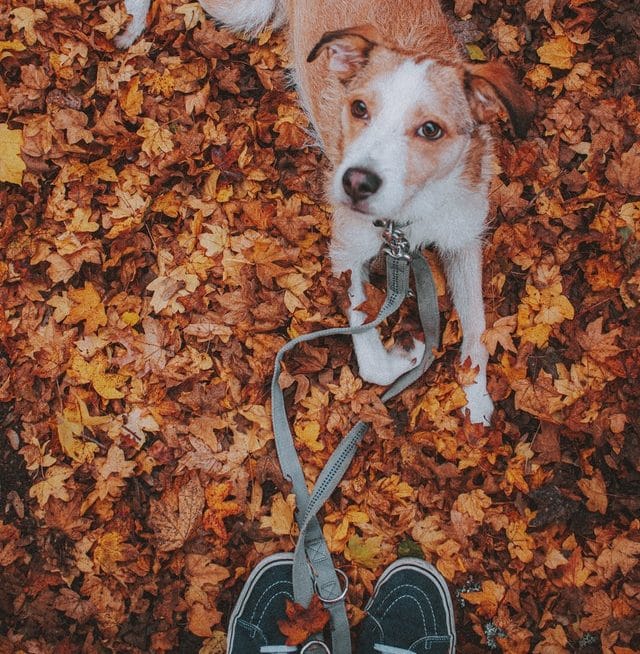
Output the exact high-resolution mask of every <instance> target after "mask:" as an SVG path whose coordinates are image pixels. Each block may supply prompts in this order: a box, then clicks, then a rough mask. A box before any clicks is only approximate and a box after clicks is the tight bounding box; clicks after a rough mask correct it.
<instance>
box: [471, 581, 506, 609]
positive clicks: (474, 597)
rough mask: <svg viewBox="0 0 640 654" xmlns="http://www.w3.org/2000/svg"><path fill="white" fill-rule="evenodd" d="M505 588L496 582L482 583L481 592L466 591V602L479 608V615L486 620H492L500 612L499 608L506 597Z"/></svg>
mask: <svg viewBox="0 0 640 654" xmlns="http://www.w3.org/2000/svg"><path fill="white" fill-rule="evenodd" d="M505 591H506V589H505V587H504V586H502V585H501V584H497V583H495V582H494V581H491V580H487V581H483V582H482V589H481V590H474V591H469V592H467V591H465V593H464V595H463V597H464V599H465V601H467V602H470V603H471V604H474V605H476V606H477V607H478V613H479V614H480V615H482V616H484V617H486V618H492V617H493V616H495V615H496V613H497V612H498V607H499V606H500V603H501V602H502V600H503V598H504V595H505Z"/></svg>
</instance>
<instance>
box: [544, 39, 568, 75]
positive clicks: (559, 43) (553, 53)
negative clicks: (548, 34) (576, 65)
mask: <svg viewBox="0 0 640 654" xmlns="http://www.w3.org/2000/svg"><path fill="white" fill-rule="evenodd" d="M576 50H577V48H576V46H575V44H574V43H572V42H571V41H570V40H569V39H568V38H567V37H566V36H556V37H553V39H552V40H551V41H548V42H547V43H544V44H543V45H541V46H540V47H539V48H538V50H537V53H538V56H539V57H540V61H541V62H542V63H543V64H549V66H551V67H552V68H558V69H560V70H570V69H571V68H573V62H572V61H571V59H572V57H573V56H574V55H575V54H576Z"/></svg>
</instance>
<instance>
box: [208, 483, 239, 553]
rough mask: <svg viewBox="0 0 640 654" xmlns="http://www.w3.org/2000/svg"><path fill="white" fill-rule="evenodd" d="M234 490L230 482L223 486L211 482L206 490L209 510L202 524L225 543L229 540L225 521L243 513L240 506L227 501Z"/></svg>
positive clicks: (222, 484)
mask: <svg viewBox="0 0 640 654" xmlns="http://www.w3.org/2000/svg"><path fill="white" fill-rule="evenodd" d="M232 488H233V484H232V483H231V482H230V481H225V482H223V483H221V484H220V483H217V482H211V483H210V484H209V485H208V486H207V488H206V490H205V500H206V503H207V510H206V511H205V513H204V519H203V521H202V524H203V526H204V527H205V529H211V531H213V533H214V534H215V535H216V536H218V538H220V539H221V540H222V541H224V542H226V541H228V540H229V534H228V532H227V528H226V527H225V524H224V519H225V518H228V517H230V516H234V515H238V514H239V513H242V508H241V507H240V505H239V504H237V503H236V502H233V501H229V500H226V499H225V498H227V497H228V496H229V495H230V494H231V490H232Z"/></svg>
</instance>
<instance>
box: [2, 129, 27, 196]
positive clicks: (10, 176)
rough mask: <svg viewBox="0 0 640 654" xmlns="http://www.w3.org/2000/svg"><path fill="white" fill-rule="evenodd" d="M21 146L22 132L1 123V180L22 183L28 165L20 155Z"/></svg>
mask: <svg viewBox="0 0 640 654" xmlns="http://www.w3.org/2000/svg"><path fill="white" fill-rule="evenodd" d="M21 146H22V132H21V131H20V130H17V129H9V127H8V126H7V125H6V124H5V123H3V124H0V182H10V183H11V184H22V174H23V173H24V171H25V170H26V169H27V166H26V164H25V163H24V161H23V160H22V158H21V156H20V148H21Z"/></svg>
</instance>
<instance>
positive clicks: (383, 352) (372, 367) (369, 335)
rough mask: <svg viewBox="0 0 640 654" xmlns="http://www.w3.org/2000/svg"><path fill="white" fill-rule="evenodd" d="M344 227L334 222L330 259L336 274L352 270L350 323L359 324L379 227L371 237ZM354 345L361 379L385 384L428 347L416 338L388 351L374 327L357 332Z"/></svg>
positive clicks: (411, 365) (394, 378) (363, 316)
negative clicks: (370, 261)
mask: <svg viewBox="0 0 640 654" xmlns="http://www.w3.org/2000/svg"><path fill="white" fill-rule="evenodd" d="M336 222H338V221H336ZM344 227H345V229H344V230H340V223H339V222H338V225H337V226H336V225H335V223H334V236H333V240H332V243H331V260H332V265H333V272H334V274H336V275H339V274H340V273H341V272H344V271H347V270H350V271H351V287H350V289H349V301H350V306H349V313H348V316H349V325H350V326H351V327H357V326H360V325H362V324H364V322H365V320H366V314H365V313H363V312H362V311H358V309H357V307H358V306H360V305H361V304H362V303H363V302H364V301H365V300H366V299H367V298H366V294H365V291H364V285H365V283H366V282H367V281H368V280H369V260H370V259H371V258H372V257H374V256H375V255H376V254H377V252H378V250H379V248H380V244H381V240H380V236H379V234H378V231H379V230H376V232H375V233H374V235H373V237H371V235H369V234H366V233H362V229H361V228H360V232H361V233H359V234H358V235H357V236H356V235H355V234H349V232H350V230H349V229H348V226H346V225H345V226H344ZM353 347H354V350H355V353H356V358H357V360H358V369H359V373H360V376H361V377H362V379H364V380H365V381H369V382H372V383H374V384H379V385H381V386H386V385H388V384H391V383H392V382H394V381H395V380H396V379H397V378H398V377H400V375H402V374H404V373H405V372H407V371H408V370H411V368H413V367H414V366H415V365H416V364H417V363H418V362H419V361H420V360H421V358H422V355H423V352H424V347H425V346H424V343H423V342H422V341H415V343H414V346H413V348H412V349H410V350H406V349H405V348H403V347H401V346H399V345H396V346H395V347H393V348H391V350H387V349H386V348H385V347H384V345H383V343H382V341H381V340H380V335H379V334H378V330H377V329H375V328H372V329H369V330H367V331H365V332H363V333H361V334H354V335H353Z"/></svg>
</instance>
